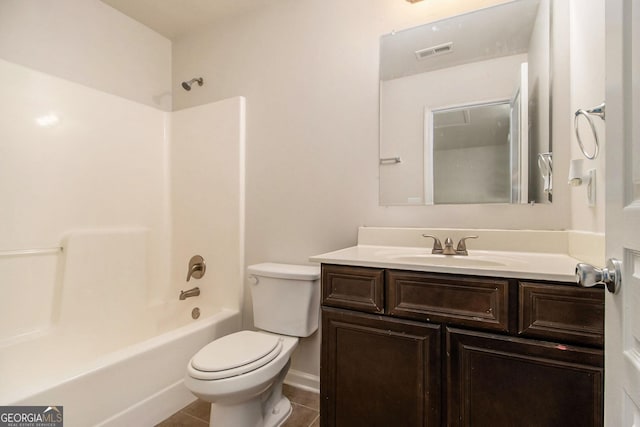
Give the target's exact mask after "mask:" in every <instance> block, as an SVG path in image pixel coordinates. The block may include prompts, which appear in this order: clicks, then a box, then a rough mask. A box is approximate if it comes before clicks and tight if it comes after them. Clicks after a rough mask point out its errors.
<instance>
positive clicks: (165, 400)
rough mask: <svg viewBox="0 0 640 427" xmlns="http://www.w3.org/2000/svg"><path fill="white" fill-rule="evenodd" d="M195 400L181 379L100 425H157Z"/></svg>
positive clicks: (105, 426)
mask: <svg viewBox="0 0 640 427" xmlns="http://www.w3.org/2000/svg"><path fill="white" fill-rule="evenodd" d="M194 400H196V397H195V396H194V395H193V394H191V392H190V391H189V390H188V389H187V388H186V387H185V386H184V382H183V381H182V380H180V381H178V382H176V383H174V384H172V385H170V386H168V387H166V388H164V389H162V390H160V391H159V392H157V393H155V394H153V395H152V396H150V397H148V398H146V399H144V400H142V401H140V402H138V403H136V404H135V405H132V406H130V407H129V408H127V409H125V410H124V411H122V412H119V413H117V414H115V415H114V416H112V417H110V418H109V419H107V420H105V421H103V422H101V423H99V424H98V427H118V426H133V425H138V426H143V425H156V424H158V423H160V422H161V421H164V420H166V419H167V418H169V417H170V416H171V415H173V414H175V413H176V412H178V411H179V410H180V409H182V408H184V407H185V406H187V405H188V404H189V403H191V402H193V401H194Z"/></svg>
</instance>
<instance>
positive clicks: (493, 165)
mask: <svg viewBox="0 0 640 427" xmlns="http://www.w3.org/2000/svg"><path fill="white" fill-rule="evenodd" d="M426 115H427V117H425V121H426V123H427V126H426V128H427V132H428V138H427V140H426V149H425V183H426V185H425V188H426V189H427V191H428V189H431V190H432V198H431V199H430V198H429V193H428V192H427V194H426V196H427V197H425V199H426V200H427V202H429V201H432V203H434V204H460V203H509V202H510V200H511V166H510V155H511V147H510V144H509V133H510V129H511V125H510V123H511V105H510V100H500V101H488V102H479V103H474V104H465V105H461V106H455V107H447V108H441V109H434V110H427V113H426Z"/></svg>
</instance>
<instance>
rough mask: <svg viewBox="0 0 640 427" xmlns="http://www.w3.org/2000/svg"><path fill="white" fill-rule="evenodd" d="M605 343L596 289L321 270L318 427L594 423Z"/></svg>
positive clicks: (599, 416)
mask: <svg viewBox="0 0 640 427" xmlns="http://www.w3.org/2000/svg"><path fill="white" fill-rule="evenodd" d="M352 293H353V295H352ZM603 335H604V290H603V289H582V288H578V287H576V286H572V285H570V284H562V283H550V282H536V281H531V280H517V279H503V278H490V277H473V276H462V275H451V274H435V273H423V272H412V271H399V270H385V269H379V268H363V267H347V266H338V265H327V264H324V265H323V267H322V358H321V408H320V409H321V411H320V412H321V414H320V415H321V416H320V421H321V425H322V426H325V427H329V426H338V427H341V426H365V425H366V426H441V425H442V426H498V427H501V426H527V427H529V426H541V427H542V426H601V425H602V424H603V383H604V381H603V380H604V378H603V375H604V357H603V350H602V345H603Z"/></svg>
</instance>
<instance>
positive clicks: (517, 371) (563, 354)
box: [446, 329, 604, 427]
mask: <svg viewBox="0 0 640 427" xmlns="http://www.w3.org/2000/svg"><path fill="white" fill-rule="evenodd" d="M446 335H447V338H446V340H447V343H446V346H447V356H448V357H447V362H446V381H447V383H446V387H447V425H449V426H527V427H534V426H540V427H549V426H579V427H587V426H601V425H602V424H603V380H604V378H603V372H604V369H603V366H604V357H603V352H602V350H598V349H588V348H582V347H574V346H569V345H562V344H556V343H551V342H545V341H534V340H528V339H521V338H513V337H506V336H500V335H493V334H487V333H480V332H470V331H462V330H457V329H447V332H446Z"/></svg>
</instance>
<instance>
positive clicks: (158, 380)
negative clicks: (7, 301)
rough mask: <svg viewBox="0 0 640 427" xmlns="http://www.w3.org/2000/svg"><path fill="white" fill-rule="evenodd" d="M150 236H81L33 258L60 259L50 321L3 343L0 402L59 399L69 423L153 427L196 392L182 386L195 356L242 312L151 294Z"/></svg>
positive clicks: (236, 325)
mask: <svg viewBox="0 0 640 427" xmlns="http://www.w3.org/2000/svg"><path fill="white" fill-rule="evenodd" d="M144 242H145V233H144V232H140V233H137V232H126V233H113V232H111V233H104V234H96V233H89V234H82V233H80V234H76V235H74V236H72V237H71V238H69V239H67V241H66V242H65V243H64V253H62V254H58V255H48V256H45V257H42V258H41V259H39V260H35V259H32V258H36V257H31V258H30V259H29V260H28V262H29V263H32V264H33V263H38V262H39V263H44V262H45V261H46V258H47V257H50V258H53V259H55V258H59V259H58V260H56V261H52V262H54V263H56V264H57V265H61V267H60V270H61V271H62V274H60V273H58V276H59V277H61V278H60V279H58V280H57V282H58V283H60V285H59V286H58V285H56V286H55V288H56V289H55V290H54V291H53V292H52V294H53V296H52V298H51V300H52V301H53V302H54V303H53V306H54V307H53V309H52V314H51V318H52V321H51V322H50V323H49V324H48V325H47V327H44V328H41V329H39V330H33V331H30V332H29V333H22V334H14V336H7V334H5V336H4V337H3V339H2V340H0V405H44V406H63V408H64V422H65V426H67V427H74V426H79V427H86V426H94V425H99V426H121V425H153V424H154V423H157V422H159V421H162V420H163V419H165V418H167V417H168V416H170V415H171V414H173V413H174V412H176V411H177V410H178V409H180V408H182V407H184V406H186V405H187V404H188V403H190V402H191V401H193V400H194V399H195V397H194V396H193V395H192V394H191V393H190V392H189V391H188V390H187V389H186V388H185V387H184V385H183V377H184V373H185V369H186V366H187V364H188V361H189V359H190V358H191V357H192V356H193V355H194V354H195V353H196V352H197V351H198V350H200V349H201V348H202V347H204V346H205V345H206V344H207V343H209V342H211V341H212V340H214V339H216V338H219V337H221V336H224V335H227V334H230V333H232V332H236V331H238V330H240V328H241V316H240V313H239V311H238V310H234V309H226V308H222V307H217V308H215V307H214V306H213V304H210V302H209V301H207V300H206V299H202V298H203V297H198V298H189V299H188V300H186V301H179V300H178V292H177V291H176V292H175V299H173V298H171V299H170V300H169V301H160V299H155V300H153V301H151V300H150V298H149V292H150V291H149V287H148V286H146V285H147V284H146V283H145V280H146V277H147V274H148V273H147V272H148V269H147V267H146V255H145V251H146V247H145V243H144ZM114 244H115V246H116V247H118V248H120V250H118V251H110V250H109V248H110V247H113V246H114ZM96 254H100V255H101V256H96ZM107 254H109V255H107ZM7 258H8V257H4V259H3V262H4V263H5V264H7V263H11V262H14V263H18V262H26V260H23V261H21V260H20V259H19V258H18V257H17V258H16V259H15V260H13V261H12V260H11V259H7ZM96 272H99V273H100V274H93V275H92V274H91V273H96ZM201 286H202V285H201ZM14 305H15V304H14ZM196 306H198V307H199V309H200V311H201V316H200V317H199V318H198V319H196V320H194V319H193V318H192V313H191V312H192V309H193V308H195V307H196ZM24 307H25V309H28V308H27V307H26V306H24Z"/></svg>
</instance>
